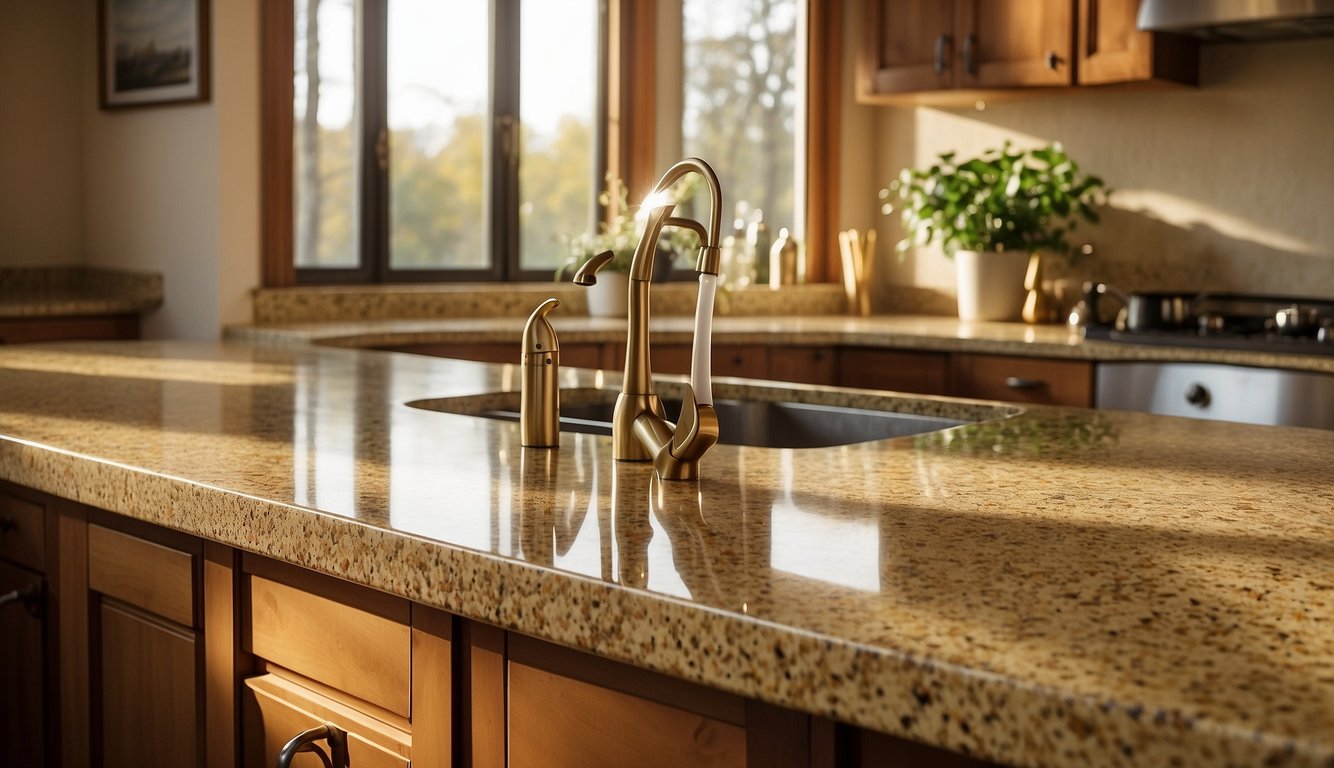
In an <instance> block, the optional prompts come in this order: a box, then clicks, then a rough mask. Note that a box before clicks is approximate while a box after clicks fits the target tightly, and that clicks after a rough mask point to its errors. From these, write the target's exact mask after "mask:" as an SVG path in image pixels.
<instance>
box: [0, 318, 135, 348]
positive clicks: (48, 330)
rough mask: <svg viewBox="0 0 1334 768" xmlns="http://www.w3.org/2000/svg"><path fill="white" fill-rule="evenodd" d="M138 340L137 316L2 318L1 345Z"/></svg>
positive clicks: (0, 322) (0, 320)
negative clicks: (71, 340)
mask: <svg viewBox="0 0 1334 768" xmlns="http://www.w3.org/2000/svg"><path fill="white" fill-rule="evenodd" d="M137 338H139V316H138V315H89V316H86V317H31V318H26V317H25V318H12V317H11V318H0V344H27V343H32V342H38V341H66V340H70V339H83V340H88V341H100V340H105V339H137Z"/></svg>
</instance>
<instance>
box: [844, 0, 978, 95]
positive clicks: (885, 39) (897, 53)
mask: <svg viewBox="0 0 1334 768" xmlns="http://www.w3.org/2000/svg"><path fill="white" fill-rule="evenodd" d="M866 15H867V19H866V27H865V33H866V39H865V41H864V42H863V45H862V49H861V51H860V56H859V62H858V67H857V78H858V80H857V83H858V90H859V91H860V92H861V94H862V95H867V94H886V93H909V92H913V91H934V90H941V89H945V88H951V87H953V85H954V67H953V55H954V54H953V51H954V46H953V37H952V36H953V34H954V3H953V2H952V0H867V3H866Z"/></svg>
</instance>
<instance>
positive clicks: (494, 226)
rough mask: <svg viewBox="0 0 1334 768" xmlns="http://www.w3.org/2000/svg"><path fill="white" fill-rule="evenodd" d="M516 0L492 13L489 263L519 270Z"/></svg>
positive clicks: (506, 272) (508, 272)
mask: <svg viewBox="0 0 1334 768" xmlns="http://www.w3.org/2000/svg"><path fill="white" fill-rule="evenodd" d="M519 2H520V0H496V2H494V3H493V4H492V6H491V7H492V17H491V55H492V60H491V89H490V90H491V126H492V129H491V139H492V142H491V152H490V159H491V172H490V173H489V174H488V176H489V179H490V184H491V189H490V190H489V194H488V195H487V200H488V205H489V206H490V208H489V210H490V221H491V248H490V251H491V269H492V270H493V271H494V273H495V275H496V277H497V279H508V278H509V277H510V276H512V275H515V274H517V273H518V270H519V140H520V130H519V126H520V122H519Z"/></svg>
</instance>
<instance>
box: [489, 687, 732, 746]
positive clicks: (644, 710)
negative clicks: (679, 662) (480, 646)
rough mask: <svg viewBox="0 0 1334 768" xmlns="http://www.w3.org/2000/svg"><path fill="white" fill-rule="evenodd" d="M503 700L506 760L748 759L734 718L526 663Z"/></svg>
mask: <svg viewBox="0 0 1334 768" xmlns="http://www.w3.org/2000/svg"><path fill="white" fill-rule="evenodd" d="M508 707H509V752H510V760H509V764H510V766H512V768H529V767H530V766H533V767H538V766H540V767H542V768H548V767H549V768H561V767H562V766H568V767H569V768H598V767H599V766H607V768H612V767H613V766H623V765H635V766H643V767H644V768H654V767H655V766H660V767H661V768H672V767H674V766H682V765H690V766H701V767H703V768H708V767H709V766H744V765H746V732H745V730H744V729H743V728H741V727H739V726H736V725H732V724H730V723H725V722H722V721H720V720H715V719H712V718H708V717H704V716H702V715H698V714H694V713H691V712H687V711H685V710H681V709H676V708H674V707H668V706H665V705H662V704H658V703H656V702H652V701H648V700H647V699H641V698H638V697H635V696H630V695H628V694H625V693H621V692H618V691H613V690H609V689H607V688H602V687H599V686H595V685H592V684H589V683H585V682H581V681H579V680H574V679H571V678H567V677H562V676H560V675H556V674H554V673H551V672H547V671H545V670H540V669H536V668H534V667H529V666H527V665H524V664H518V663H514V662H511V663H510V665H509V696H508Z"/></svg>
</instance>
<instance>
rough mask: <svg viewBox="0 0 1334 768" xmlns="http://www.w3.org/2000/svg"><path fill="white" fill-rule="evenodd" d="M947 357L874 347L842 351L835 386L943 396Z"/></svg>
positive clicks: (946, 374)
mask: <svg viewBox="0 0 1334 768" xmlns="http://www.w3.org/2000/svg"><path fill="white" fill-rule="evenodd" d="M948 366H949V355H948V354H946V353H944V352H916V351H910V350H898V349H879V348H875V347H843V348H842V349H840V350H839V352H838V383H839V385H841V386H844V387H858V388H861V389H884V390H890V391H893V392H916V393H919V394H923V395H943V394H945V390H946V382H947V380H948Z"/></svg>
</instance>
